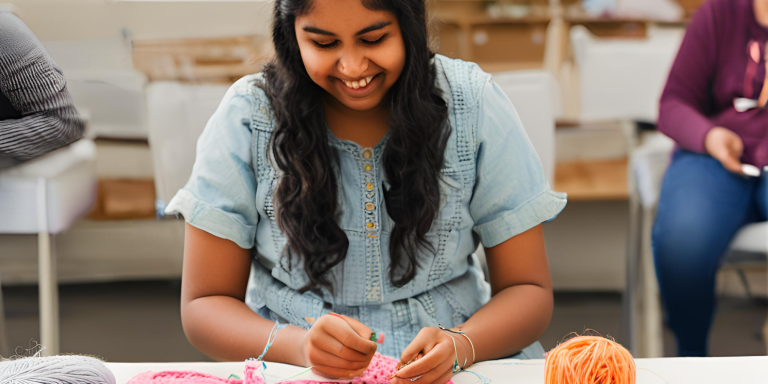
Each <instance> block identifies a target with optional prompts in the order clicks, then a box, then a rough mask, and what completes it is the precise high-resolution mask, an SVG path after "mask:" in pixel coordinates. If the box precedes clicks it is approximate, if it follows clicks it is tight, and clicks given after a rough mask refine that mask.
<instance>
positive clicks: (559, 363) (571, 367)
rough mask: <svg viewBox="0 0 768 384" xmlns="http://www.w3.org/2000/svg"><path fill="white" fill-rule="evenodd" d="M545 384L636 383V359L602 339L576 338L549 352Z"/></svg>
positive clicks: (599, 337)
mask: <svg viewBox="0 0 768 384" xmlns="http://www.w3.org/2000/svg"><path fill="white" fill-rule="evenodd" d="M545 366H546V374H545V376H544V383H545V384H635V376H636V368H635V359H634V358H632V354H631V353H629V351H627V349H626V348H624V347H623V346H621V344H618V343H616V342H615V341H613V340H609V339H606V338H604V337H602V336H577V337H574V338H572V339H570V340H568V341H566V342H564V343H562V344H560V345H558V346H557V347H555V348H554V349H553V350H551V351H549V353H548V354H547V361H546V363H545Z"/></svg>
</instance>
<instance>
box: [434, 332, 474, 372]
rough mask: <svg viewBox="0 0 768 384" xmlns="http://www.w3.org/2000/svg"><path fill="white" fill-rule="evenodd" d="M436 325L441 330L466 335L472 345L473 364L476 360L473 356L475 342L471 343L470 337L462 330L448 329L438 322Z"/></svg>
mask: <svg viewBox="0 0 768 384" xmlns="http://www.w3.org/2000/svg"><path fill="white" fill-rule="evenodd" d="M437 327H438V328H440V330H442V331H446V332H450V333H455V334H457V335H462V336H464V337H466V338H467V341H469V345H470V346H471V347H472V364H474V363H475V362H476V361H477V359H476V357H475V344H473V343H472V339H470V338H469V336H467V334H466V333H464V332H463V331H454V330H452V329H448V328H446V327H443V326H442V325H441V324H438V325H437Z"/></svg>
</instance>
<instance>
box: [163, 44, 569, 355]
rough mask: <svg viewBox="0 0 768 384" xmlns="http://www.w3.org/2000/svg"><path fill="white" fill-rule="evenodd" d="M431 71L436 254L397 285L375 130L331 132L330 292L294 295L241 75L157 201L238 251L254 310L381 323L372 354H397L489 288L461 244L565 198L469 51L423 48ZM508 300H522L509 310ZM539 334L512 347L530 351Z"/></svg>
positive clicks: (455, 321) (540, 217)
mask: <svg viewBox="0 0 768 384" xmlns="http://www.w3.org/2000/svg"><path fill="white" fill-rule="evenodd" d="M433 62H434V65H435V67H436V70H437V80H436V81H437V82H438V86H439V88H440V90H441V91H442V93H443V97H444V98H445V101H446V102H447V104H448V114H449V122H450V125H451V128H452V130H451V134H450V137H449V141H448V145H447V149H446V152H445V165H444V168H443V169H442V171H441V173H442V175H441V176H442V177H441V179H442V182H441V183H440V191H441V196H440V210H439V213H438V216H437V218H436V220H435V222H434V224H433V225H432V228H431V230H430V231H429V232H428V234H427V236H426V237H427V240H428V241H429V242H431V244H432V245H433V246H434V249H435V250H436V254H433V253H429V254H425V255H422V257H420V258H419V260H421V262H420V266H419V267H418V269H417V272H416V276H415V278H414V279H413V280H411V281H410V282H409V283H407V284H406V285H404V286H402V287H396V286H394V285H392V283H391V282H390V281H389V278H388V276H387V270H388V268H389V265H390V255H389V239H390V234H391V231H392V228H393V221H392V219H391V218H390V217H389V215H388V214H387V207H386V203H385V201H384V198H383V194H382V188H386V187H387V181H386V178H385V175H384V170H383V164H382V162H381V157H382V153H383V151H384V148H385V146H386V145H387V136H385V137H384V138H383V139H382V140H381V142H380V143H379V144H377V145H376V146H374V147H373V148H364V147H361V146H359V145H357V144H356V143H353V142H351V141H346V140H340V139H338V138H336V137H334V136H333V134H332V133H331V132H330V130H328V133H327V134H328V141H329V143H330V145H331V146H332V147H333V148H334V149H335V150H336V152H337V153H338V156H339V162H340V169H339V174H338V177H339V183H338V188H339V203H340V208H341V215H340V218H339V225H340V226H341V228H342V229H343V230H344V232H345V233H346V235H347V237H348V239H349V249H348V252H347V256H346V259H345V260H344V261H343V262H342V263H339V264H338V265H337V266H336V267H334V268H332V269H331V270H330V277H331V281H332V283H333V286H334V290H333V293H331V292H330V291H329V290H322V292H319V293H314V292H305V293H299V292H298V290H299V289H301V288H302V287H303V286H304V285H305V284H307V282H308V278H307V276H306V274H305V273H304V270H303V266H302V265H301V264H300V263H299V264H297V263H296V262H295V260H294V263H293V264H291V265H292V268H290V269H289V270H286V269H287V268H283V266H284V265H285V263H283V264H281V263H280V257H281V254H282V251H283V248H284V247H285V245H286V237H285V235H284V234H283V233H282V232H281V231H280V229H279V228H278V226H277V223H276V221H275V207H274V203H273V200H272V195H273V191H274V190H275V188H276V187H277V184H278V182H279V177H280V175H279V171H277V170H276V169H275V168H274V167H273V166H272V165H271V163H270V161H269V158H268V153H269V151H268V143H269V139H270V135H271V134H272V131H273V129H274V127H275V122H274V120H273V118H272V111H271V108H270V105H269V101H268V99H267V98H266V96H265V94H264V92H263V91H262V90H261V89H260V88H259V87H257V86H256V84H257V83H258V82H259V81H260V80H261V78H262V77H261V75H260V74H255V75H250V76H246V77H244V78H242V79H240V80H239V81H237V82H236V83H235V84H234V85H233V86H232V87H231V88H230V90H229V91H228V92H227V94H226V95H225V96H224V99H223V100H222V102H221V104H220V106H219V107H218V109H217V110H216V112H215V113H214V114H213V116H212V117H211V119H210V121H209V122H208V125H207V126H206V128H205V130H204V131H203V133H202V135H201V136H200V138H199V140H198V143H197V158H196V160H195V165H194V168H193V171H192V175H191V176H190V178H189V181H188V182H187V184H186V186H185V187H184V188H183V189H181V190H179V192H178V193H177V194H176V196H175V197H174V198H173V199H172V200H171V202H170V203H169V204H168V207H167V208H166V213H169V214H170V213H180V214H182V215H183V216H184V218H185V220H186V221H187V222H188V223H189V224H190V225H192V226H194V227H196V228H199V229H202V230H204V231H206V232H208V233H211V234H212V235H214V236H217V237H221V238H224V239H228V240H231V241H233V242H235V243H236V244H237V245H239V246H240V247H242V248H245V249H251V250H252V255H253V262H252V263H251V273H250V279H249V282H248V288H247V293H246V304H247V305H248V306H249V307H250V308H251V309H252V310H253V311H254V312H256V313H258V314H259V315H261V316H262V317H264V318H267V319H270V320H273V321H281V322H290V323H291V324H293V325H296V326H298V327H301V328H305V329H308V328H309V327H310V326H311V324H310V323H309V321H308V320H307V319H308V318H318V317H320V316H322V315H324V314H327V313H329V312H336V313H340V314H343V315H347V316H350V317H353V318H356V319H358V320H360V321H361V322H363V323H364V324H366V325H367V326H368V327H370V328H371V329H373V330H374V331H375V332H383V333H385V334H386V340H385V342H384V343H383V344H382V345H381V346H379V350H378V351H379V352H380V353H382V354H384V355H388V356H393V357H398V358H399V357H400V354H401V353H402V351H403V350H404V349H405V347H406V346H407V345H408V344H409V343H410V342H411V341H412V340H413V338H414V337H415V336H416V334H417V333H418V332H419V331H420V330H421V328H423V327H430V326H437V325H438V323H439V324H442V325H444V326H446V327H454V326H457V325H459V324H461V323H463V322H465V321H466V320H467V319H468V318H469V317H470V316H472V314H474V313H475V312H476V311H477V310H478V309H480V307H482V306H483V305H484V304H485V303H487V302H488V301H489V300H490V297H491V294H490V286H489V285H488V283H486V281H485V279H484V275H483V272H482V270H481V267H480V265H479V263H478V260H477V258H476V256H475V255H474V254H473V252H474V251H475V250H476V249H477V247H478V245H479V244H480V243H482V244H483V246H485V247H493V246H495V245H498V244H500V243H502V242H504V241H505V240H507V239H509V238H511V237H513V236H515V235H517V234H520V233H522V232H525V231H527V230H529V229H531V228H533V227H535V226H536V225H538V224H540V223H542V222H545V221H549V220H552V219H554V218H555V217H556V216H557V215H558V214H559V213H560V211H562V209H563V208H564V207H565V204H566V196H565V194H562V193H556V192H553V191H552V190H551V189H550V186H549V185H548V182H547V179H546V178H545V176H544V173H543V170H542V167H541V164H540V162H539V159H538V157H537V155H536V152H535V151H534V149H533V147H532V146H531V142H530V141H529V139H528V137H527V136H526V134H525V131H524V130H523V126H522V124H521V122H520V119H519V117H518V116H517V113H516V112H515V109H514V107H513V106H512V104H511V103H510V101H509V99H508V98H507V97H506V96H505V95H504V93H503V92H502V91H501V89H500V88H499V87H498V86H497V85H496V84H495V83H494V82H493V81H492V80H491V76H490V75H488V74H486V73H484V72H483V71H482V70H480V69H479V67H478V66H477V65H475V64H473V63H468V62H464V61H461V60H455V59H449V58H446V57H444V56H440V55H436V56H435V58H434V61H433ZM520 310H521V311H524V310H526V309H525V308H520ZM542 353H543V350H542V349H541V346H540V345H539V344H538V343H534V344H533V345H532V346H530V347H527V348H526V349H524V350H523V351H522V352H521V353H520V354H518V355H519V356H518V357H522V358H541V357H542Z"/></svg>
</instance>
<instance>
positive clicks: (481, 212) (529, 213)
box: [470, 79, 566, 247]
mask: <svg viewBox="0 0 768 384" xmlns="http://www.w3.org/2000/svg"><path fill="white" fill-rule="evenodd" d="M480 97H481V100H480V117H479V122H478V126H477V132H476V140H477V143H476V148H477V153H476V167H477V169H476V179H475V187H474V190H473V193H472V200H471V202H470V214H471V215H472V219H473V220H474V231H475V232H476V233H477V234H478V235H479V236H480V241H481V242H482V243H483V246H485V247H493V246H496V245H498V244H501V243H502V242H504V241H506V240H508V239H510V238H512V237H514V236H516V235H518V234H520V233H523V232H525V231H527V230H529V229H531V228H533V227H535V226H536V225H539V224H541V223H542V222H546V221H550V220H553V219H554V218H555V217H557V215H558V214H559V213H560V212H561V211H562V210H563V208H565V204H566V195H565V194H564V193H557V192H554V191H552V190H551V189H550V186H549V183H548V182H547V178H546V176H545V175H544V171H543V169H542V166H541V163H540V162H539V158H538V156H537V155H536V151H535V150H534V149H533V146H532V145H531V142H530V140H529V139H528V136H527V135H526V133H525V130H524V129H523V125H522V123H521V121H520V118H519V117H518V115H517V112H516V111H515V109H514V107H513V106H512V103H511V102H510V101H509V99H508V98H507V96H506V95H505V94H504V92H502V90H501V88H499V86H498V85H496V84H495V83H494V82H493V81H491V80H490V79H488V80H487V81H486V83H485V86H484V89H483V90H482V94H481V96H480Z"/></svg>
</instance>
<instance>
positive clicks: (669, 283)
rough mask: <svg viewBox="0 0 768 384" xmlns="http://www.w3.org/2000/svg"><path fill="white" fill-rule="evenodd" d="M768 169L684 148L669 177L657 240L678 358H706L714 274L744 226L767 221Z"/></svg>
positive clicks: (664, 296) (661, 283)
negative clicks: (728, 163) (746, 168)
mask: <svg viewBox="0 0 768 384" xmlns="http://www.w3.org/2000/svg"><path fill="white" fill-rule="evenodd" d="M767 200H768V175H766V174H763V175H762V176H761V177H760V178H754V177H748V176H740V175H736V174H733V173H731V172H728V171H727V170H726V169H725V168H723V166H722V165H721V164H720V162H718V161H717V160H715V159H714V158H712V157H711V156H709V155H703V154H699V153H693V152H689V151H684V150H677V151H676V152H675V154H674V155H673V157H672V163H671V164H670V166H669V169H668V170H667V173H666V174H665V176H664V181H663V183H662V187H661V196H660V198H659V208H658V213H657V216H656V222H655V224H654V227H653V234H652V242H653V253H654V262H655V264H656V276H657V277H658V280H659V288H660V291H661V298H662V302H663V303H664V307H665V309H666V320H667V323H668V324H669V326H670V328H672V331H673V332H674V334H675V338H676V339H677V353H678V356H706V355H707V344H708V340H707V339H708V335H709V329H710V326H711V325H712V319H713V317H714V312H715V275H716V273H717V269H718V268H719V266H720V263H721V261H722V259H723V256H724V255H725V252H726V250H727V249H728V246H729V244H730V242H731V240H732V239H733V237H734V235H735V234H736V233H737V232H738V230H739V229H740V228H741V227H742V226H744V225H745V224H749V223H752V222H756V221H764V220H766V216H768V210H767V209H766V203H767Z"/></svg>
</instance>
